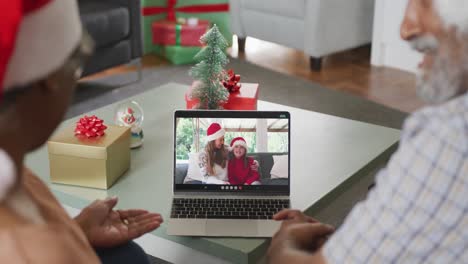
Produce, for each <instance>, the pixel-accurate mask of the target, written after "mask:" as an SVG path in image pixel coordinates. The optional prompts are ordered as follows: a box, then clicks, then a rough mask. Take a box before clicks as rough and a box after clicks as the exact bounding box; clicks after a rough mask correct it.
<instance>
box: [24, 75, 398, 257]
mask: <svg viewBox="0 0 468 264" xmlns="http://www.w3.org/2000/svg"><path fill="white" fill-rule="evenodd" d="M187 89H188V86H185V85H181V84H175V83H169V84H166V85H163V86H161V87H157V88H155V89H152V90H150V91H148V92H146V93H142V94H139V95H136V96H134V97H132V98H128V100H136V101H137V102H138V103H139V104H140V105H141V106H142V107H143V109H144V110H145V121H144V124H143V130H144V133H145V142H144V145H143V147H142V148H140V149H136V150H132V162H131V169H130V170H129V171H128V172H127V173H126V174H125V175H124V176H122V178H120V180H118V182H117V183H116V184H115V185H114V186H112V187H111V188H110V189H109V190H97V189H90V188H82V187H74V186H65V185H59V184H52V183H50V180H49V176H48V175H49V163H48V155H47V149H46V147H42V148H40V149H39V150H37V151H35V152H34V153H31V154H30V155H28V156H27V159H26V165H27V166H28V167H30V168H31V169H32V170H33V171H34V172H36V173H37V174H38V175H39V176H40V177H41V178H42V180H44V181H45V182H46V183H48V185H49V187H50V188H51V189H52V190H53V192H54V194H55V195H56V196H57V197H58V199H59V200H60V202H61V203H62V204H64V205H65V206H66V207H67V208H69V209H70V210H74V209H75V210H76V209H80V208H83V207H84V206H86V205H87V204H88V203H89V202H90V201H92V200H94V199H102V198H105V197H107V196H113V195H117V196H119V199H120V201H119V207H120V208H144V209H147V210H150V211H155V212H159V213H161V214H162V215H163V217H165V218H166V219H167V218H168V217H169V213H170V205H171V194H172V174H173V160H172V159H173V145H172V144H173V143H172V142H173V112H174V110H176V109H183V108H184V106H185V102H184V93H185V91H186V90H187ZM117 104H118V103H115V104H111V105H108V106H106V107H103V108H100V109H96V110H95V111H91V112H90V113H89V114H95V115H97V116H99V117H100V118H102V119H104V120H105V122H108V123H111V122H112V120H113V114H114V110H115V107H116V105H117ZM258 109H259V110H284V111H289V112H291V133H292V134H291V184H292V187H291V192H292V196H291V203H292V206H293V207H294V208H298V209H301V210H304V211H307V210H310V209H312V208H313V207H314V206H315V205H317V204H318V203H321V204H323V203H327V199H328V200H330V199H332V198H333V197H334V194H336V193H337V192H340V191H342V189H343V186H346V184H347V183H349V182H350V181H352V180H356V179H359V177H362V175H361V172H362V169H363V168H365V167H369V166H370V167H372V166H377V164H379V163H382V162H384V161H385V160H386V159H388V157H389V155H390V154H391V152H392V150H393V149H394V147H395V145H396V144H397V142H398V139H399V136H400V131H399V130H395V129H391V128H386V127H381V126H376V125H371V124H367V123H362V122H358V121H352V120H348V119H344V118H339V117H334V116H330V115H325V114H319V113H315V112H311V111H307V110H303V109H298V108H292V107H288V106H284V105H279V104H273V103H269V102H264V101H259V102H258ZM77 119H78V117H76V118H71V119H69V120H66V121H64V122H63V124H62V125H61V127H64V126H68V125H71V124H73V123H74V122H76V120H77ZM139 241H140V242H141V243H142V244H144V245H143V247H144V249H145V250H146V251H147V252H148V253H149V254H152V255H155V256H156V257H159V258H162V259H166V260H168V261H171V262H191V263H219V262H223V261H228V262H236V263H255V262H257V261H258V260H259V259H260V258H261V257H262V256H263V255H264V254H265V251H266V249H267V247H268V240H267V239H258V238H257V239H245V238H201V237H175V236H168V235H167V234H166V226H165V224H163V225H162V226H161V227H160V228H159V229H157V230H156V231H154V232H152V233H151V234H149V235H147V236H145V237H143V238H142V239H141V240H139Z"/></svg>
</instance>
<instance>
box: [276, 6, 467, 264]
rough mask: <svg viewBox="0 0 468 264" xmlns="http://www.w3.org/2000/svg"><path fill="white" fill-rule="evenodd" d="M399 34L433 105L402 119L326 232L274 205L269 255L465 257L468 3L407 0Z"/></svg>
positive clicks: (337, 259) (381, 259)
mask: <svg viewBox="0 0 468 264" xmlns="http://www.w3.org/2000/svg"><path fill="white" fill-rule="evenodd" d="M401 37H402V38H403V39H404V40H406V41H408V42H410V44H411V45H412V46H413V48H414V49H416V50H418V51H420V52H422V53H424V60H423V62H422V63H421V64H420V68H421V72H422V75H421V76H420V77H419V81H418V93H419V94H420V95H421V96H422V97H423V98H424V99H425V100H427V101H429V102H432V103H434V104H435V105H433V106H431V107H427V108H425V109H422V110H421V111H419V112H417V113H414V114H413V115H412V116H410V117H409V118H408V120H407V121H406V122H405V125H404V128H403V133H402V139H401V142H400V147H399V149H398V151H397V152H396V153H395V154H394V156H393V157H392V159H391V160H390V162H389V164H388V166H387V168H386V169H385V170H383V171H382V172H380V174H379V175H378V176H377V179H376V187H375V188H374V189H373V190H372V191H371V192H370V193H369V195H368V197H367V199H366V200H365V201H363V202H361V203H360V204H358V205H357V206H356V207H355V208H354V209H353V210H352V212H351V213H350V215H349V216H348V217H347V219H346V220H345V222H344V224H343V225H342V226H341V227H340V229H338V231H336V232H335V233H334V234H332V235H331V233H332V232H333V228H331V227H329V226H326V225H323V224H320V223H318V222H316V221H315V220H314V219H312V218H310V217H307V216H305V215H303V214H302V213H300V212H298V211H291V210H289V211H283V212H280V213H278V214H277V215H276V216H275V218H276V219H277V220H284V222H283V224H282V227H281V229H280V230H279V232H278V233H277V234H276V236H275V237H274V238H273V241H272V243H271V246H270V250H269V260H270V262H271V263H294V262H300V263H466V262H467V260H468V250H467V249H468V229H467V225H468V94H467V88H468V1H466V0H409V3H408V6H407V10H406V13H405V17H404V21H403V23H402V25H401ZM330 235H331V236H330ZM329 236H330V239H328V237H329ZM327 239H328V241H326V240H327ZM325 241H326V242H325Z"/></svg>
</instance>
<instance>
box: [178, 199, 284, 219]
mask: <svg viewBox="0 0 468 264" xmlns="http://www.w3.org/2000/svg"><path fill="white" fill-rule="evenodd" d="M285 208H289V200H284V199H189V198H175V199H174V200H173V203H172V212H171V218H199V219H272V217H273V215H274V214H276V213H278V212H279V211H281V210H283V209H285Z"/></svg>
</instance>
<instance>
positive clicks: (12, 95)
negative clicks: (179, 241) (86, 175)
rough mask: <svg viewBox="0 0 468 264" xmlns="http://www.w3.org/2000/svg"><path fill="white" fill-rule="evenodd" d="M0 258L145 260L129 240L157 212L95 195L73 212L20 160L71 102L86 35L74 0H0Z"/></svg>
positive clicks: (88, 47)
mask: <svg viewBox="0 0 468 264" xmlns="http://www.w3.org/2000/svg"><path fill="white" fill-rule="evenodd" d="M0 17H1V23H0V263H52V264H53V263H99V262H103V263H148V259H147V257H146V254H144V252H143V250H142V249H141V248H139V247H138V246H137V245H136V244H134V243H132V242H131V240H132V239H134V238H136V237H138V236H140V235H142V234H144V233H147V232H150V231H152V230H154V229H156V228H157V227H158V226H159V225H160V224H161V222H162V219H161V216H160V215H159V214H153V213H149V212H147V211H145V210H113V208H114V207H115V206H116V204H117V198H115V197H114V198H108V199H106V200H103V201H95V202H94V203H92V204H91V205H90V206H88V207H86V208H85V209H84V210H83V211H82V212H81V213H80V215H78V216H77V217H76V218H75V219H71V218H70V217H68V215H67V214H66V212H65V211H64V210H63V208H62V207H61V206H60V204H59V203H58V202H57V200H56V199H55V198H54V197H53V196H52V193H51V192H50V191H49V190H48V189H47V186H46V185H45V184H44V183H42V182H41V181H40V180H39V179H38V178H37V177H36V176H34V174H33V173H32V172H31V171H28V170H27V169H24V168H23V159H24V156H25V155H26V154H27V153H28V152H30V151H32V150H34V149H36V148H37V147H39V146H41V145H42V144H44V142H45V141H46V140H47V139H48V138H49V136H50V135H51V134H52V132H53V131H54V130H55V128H56V127H57V126H58V125H59V123H60V121H61V120H62V118H63V115H64V113H65V111H66V109H67V106H68V104H69V102H70V99H71V96H72V94H73V91H74V86H75V83H76V79H77V78H78V77H79V76H80V73H81V66H82V62H83V59H84V57H86V55H89V54H90V52H91V51H92V44H91V43H92V42H91V41H90V40H89V38H87V35H86V34H85V33H84V32H83V31H82V28H81V24H80V19H79V15H78V8H77V4H76V0H8V1H0Z"/></svg>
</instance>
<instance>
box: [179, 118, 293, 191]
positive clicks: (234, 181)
mask: <svg viewBox="0 0 468 264" xmlns="http://www.w3.org/2000/svg"><path fill="white" fill-rule="evenodd" d="M288 131H289V123H288V119H252V118H246V119H239V118H185V117H184V118H177V119H176V142H175V148H176V149H175V156H176V167H175V184H198V185H200V184H203V185H213V184H214V185H223V187H221V188H223V189H224V188H226V189H229V188H231V189H233V188H235V189H236V190H237V189H238V188H239V189H242V186H252V187H253V186H255V185H257V186H258V185H263V186H264V185H288V182H289V149H288V148H289V144H288V143H289V142H288V141H289V135H288V134H289V133H288ZM234 186H235V187H234ZM218 188H220V187H218ZM247 188H249V187H247Z"/></svg>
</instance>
